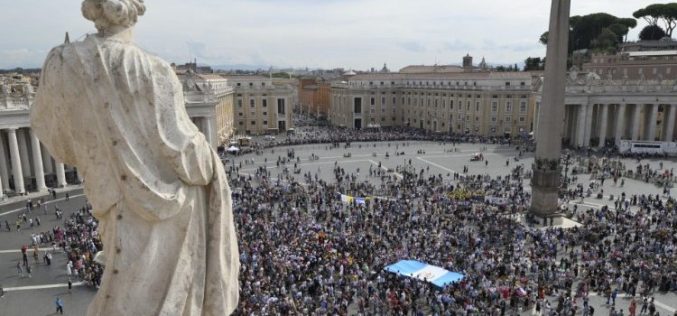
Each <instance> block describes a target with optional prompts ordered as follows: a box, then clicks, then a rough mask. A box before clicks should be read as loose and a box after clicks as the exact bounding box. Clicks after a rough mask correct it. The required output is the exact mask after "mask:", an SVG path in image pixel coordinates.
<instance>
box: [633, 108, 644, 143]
mask: <svg viewBox="0 0 677 316" xmlns="http://www.w3.org/2000/svg"><path fill="white" fill-rule="evenodd" d="M634 107H635V110H634V111H633V114H632V140H639V129H640V120H639V119H640V116H641V110H642V108H641V107H640V105H639V104H635V105H634Z"/></svg>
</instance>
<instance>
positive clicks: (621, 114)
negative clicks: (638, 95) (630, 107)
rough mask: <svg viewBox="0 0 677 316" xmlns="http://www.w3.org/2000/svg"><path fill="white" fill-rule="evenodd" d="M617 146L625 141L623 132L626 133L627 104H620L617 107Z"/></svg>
mask: <svg viewBox="0 0 677 316" xmlns="http://www.w3.org/2000/svg"><path fill="white" fill-rule="evenodd" d="M616 111H617V113H616V129H615V130H616V141H615V143H616V146H618V145H620V144H621V139H623V136H624V135H623V134H624V133H623V132H624V131H625V104H619V105H618V106H616Z"/></svg>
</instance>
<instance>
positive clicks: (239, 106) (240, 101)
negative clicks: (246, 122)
mask: <svg viewBox="0 0 677 316" xmlns="http://www.w3.org/2000/svg"><path fill="white" fill-rule="evenodd" d="M237 107H238V108H241V107H242V99H237Z"/></svg>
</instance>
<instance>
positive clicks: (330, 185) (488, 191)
mask: <svg viewBox="0 0 677 316" xmlns="http://www.w3.org/2000/svg"><path fill="white" fill-rule="evenodd" d="M287 155H288V156H287V157H281V158H280V159H282V160H283V161H286V162H289V163H298V161H299V160H298V159H299V158H295V157H294V155H293V153H290V152H287ZM248 163H249V164H253V162H251V161H250V162H248ZM506 164H508V162H506ZM601 166H602V167H601V170H600V171H599V172H605V171H604V169H605V168H606V167H605V165H604V164H601ZM590 167H591V169H594V168H597V167H596V166H592V165H591V166H590ZM279 168H284V164H283V165H282V166H280V167H279ZM396 169H397V171H398V172H400V173H401V174H402V176H403V177H402V179H397V180H395V179H394V178H393V177H391V176H389V175H388V176H386V177H385V178H383V175H384V174H382V173H381V172H380V168H377V170H378V172H376V171H373V170H370V172H369V173H370V175H371V176H374V177H381V180H382V182H381V183H382V186H381V187H378V186H377V185H374V184H373V183H378V180H376V181H372V182H369V183H367V182H357V181H356V179H357V177H356V175H355V174H354V173H351V172H347V171H346V170H344V169H343V168H341V167H340V166H338V165H335V166H334V169H333V173H334V177H335V180H334V181H324V180H322V179H321V178H319V177H317V175H313V174H312V173H310V172H308V173H306V174H303V176H302V179H296V178H295V177H294V175H292V174H289V173H283V176H279V177H277V178H271V177H270V171H269V170H268V169H266V168H259V169H258V171H257V172H256V173H255V174H254V175H253V176H248V177H245V176H237V177H235V176H233V177H232V178H231V186H232V187H233V188H234V199H233V201H234V212H235V218H236V220H237V225H238V227H239V229H238V234H239V235H238V237H239V242H240V251H241V262H242V271H241V297H242V300H241V302H240V306H239V308H238V310H237V315H275V314H281V315H292V314H302V315H347V314H351V315H353V314H357V315H374V314H380V315H386V314H393V315H511V314H514V313H517V312H518V311H524V310H529V309H530V310H532V311H534V312H536V311H537V312H538V313H542V314H545V315H575V314H577V313H578V314H579V315H592V314H591V312H593V307H592V306H591V305H590V304H588V300H589V296H590V295H595V294H596V295H600V296H603V297H606V298H607V299H608V301H609V306H610V308H613V305H615V299H616V297H617V296H618V295H620V294H623V293H625V294H627V295H629V296H632V297H633V303H632V304H631V305H634V307H631V308H635V309H644V310H645V311H646V312H647V313H648V312H650V311H651V314H652V315H653V311H655V310H656V307H655V305H654V303H653V299H651V296H652V295H653V294H654V293H656V291H662V292H665V291H675V290H677V266H676V262H677V254H676V252H675V250H676V249H675V246H676V243H677V240H675V238H676V237H675V235H674V232H675V228H677V216H676V213H675V207H677V205H676V204H677V203H676V202H675V200H673V199H672V198H669V197H660V196H646V195H628V196H623V197H617V203H615V205H616V207H615V208H608V207H603V208H601V209H599V210H593V209H590V210H583V209H580V210H579V209H578V208H576V207H574V208H573V209H570V210H567V211H568V213H570V214H571V216H573V217H575V219H576V220H577V221H579V222H581V223H583V225H582V226H580V227H575V228H572V229H559V228H545V229H544V228H538V227H534V226H529V225H524V224H522V223H518V222H517V221H516V220H515V219H516V217H515V216H514V215H515V214H516V213H520V212H522V211H524V210H525V209H526V204H527V203H528V201H529V195H528V193H527V192H526V191H524V190H523V181H524V173H525V172H524V170H522V169H521V167H516V168H514V169H513V171H512V172H511V173H510V174H508V175H505V176H503V177H497V178H491V177H488V176H483V175H469V174H467V173H466V172H464V173H462V174H454V175H453V177H452V179H453V181H446V180H443V179H444V177H443V175H441V174H433V173H431V172H430V170H429V169H419V170H415V168H413V167H411V166H406V165H403V166H398V167H397V168H396ZM464 171H466V170H464ZM592 171H593V170H586V169H580V170H578V173H577V174H578V175H579V176H583V175H584V174H586V173H588V172H591V173H592ZM607 171H610V173H613V170H607ZM622 176H623V175H622V174H621V175H619V177H622ZM377 188H379V189H378V190H377ZM596 190H597V191H595V192H598V191H599V188H596ZM463 192H465V193H463ZM468 192H470V193H468ZM340 194H348V195H352V196H365V197H371V198H370V199H367V202H366V203H365V204H357V203H355V202H352V203H345V201H342V200H341V198H340ZM487 195H493V196H500V197H505V198H507V199H508V200H509V201H510V203H508V204H507V205H495V204H492V203H490V202H489V201H487V200H485V199H483V198H482V197H484V196H487ZM400 259H416V260H420V261H423V262H426V263H430V264H433V265H437V266H440V267H444V268H445V269H447V270H450V271H458V272H461V273H462V274H464V275H465V279H463V280H462V281H461V282H459V283H456V284H453V285H451V286H448V287H446V288H437V287H435V286H433V285H431V284H429V283H426V282H421V281H416V280H414V279H408V278H402V277H398V276H395V275H393V274H391V273H389V272H385V271H384V270H383V268H384V267H385V266H386V265H388V264H392V263H394V262H396V261H398V260H400ZM545 298H550V299H551V300H550V301H548V300H545ZM551 301H553V302H554V303H552V304H551ZM610 315H614V316H615V315H620V309H619V310H618V311H617V310H614V311H613V312H611V314H610Z"/></svg>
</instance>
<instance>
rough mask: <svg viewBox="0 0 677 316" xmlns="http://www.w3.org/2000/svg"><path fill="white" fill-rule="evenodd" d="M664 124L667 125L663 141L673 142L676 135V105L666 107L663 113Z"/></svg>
mask: <svg viewBox="0 0 677 316" xmlns="http://www.w3.org/2000/svg"><path fill="white" fill-rule="evenodd" d="M663 124H666V127H665V134H664V135H663V140H664V141H666V142H671V141H672V139H673V135H674V134H675V105H674V104H670V105H667V106H666V107H665V111H664V112H663Z"/></svg>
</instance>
